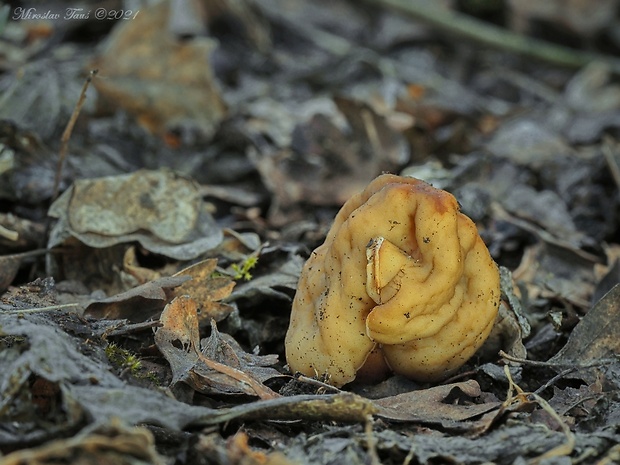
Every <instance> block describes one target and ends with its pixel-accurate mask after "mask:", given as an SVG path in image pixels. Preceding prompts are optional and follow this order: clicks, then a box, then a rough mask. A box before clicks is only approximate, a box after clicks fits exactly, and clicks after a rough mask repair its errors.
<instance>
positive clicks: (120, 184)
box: [48, 170, 222, 260]
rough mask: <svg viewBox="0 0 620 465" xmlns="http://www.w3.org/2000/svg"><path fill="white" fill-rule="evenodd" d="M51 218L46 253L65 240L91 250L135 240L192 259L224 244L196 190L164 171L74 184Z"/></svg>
mask: <svg viewBox="0 0 620 465" xmlns="http://www.w3.org/2000/svg"><path fill="white" fill-rule="evenodd" d="M49 215H50V216H52V217H55V218H58V219H59V221H58V222H57V223H56V225H55V226H54V228H53V229H52V232H51V234H50V239H49V244H48V245H49V247H50V248H51V247H53V246H56V245H59V244H62V243H64V242H65V240H67V239H68V238H69V237H75V238H76V239H78V240H79V241H80V242H82V243H83V244H86V245H88V246H89V247H95V248H106V247H110V246H112V245H115V244H121V243H127V242H133V241H138V242H140V244H141V245H142V246H143V247H144V248H145V249H147V250H149V251H151V252H155V253H158V254H161V255H165V256H167V257H171V258H176V259H178V260H191V259H193V258H196V257H198V256H199V255H200V254H202V253H204V252H205V251H207V250H210V249H212V248H214V247H215V246H217V245H218V244H219V243H220V242H221V240H222V231H221V229H220V228H219V227H218V226H217V224H216V223H215V221H214V219H213V218H212V216H211V215H210V213H209V212H208V211H207V206H206V205H205V203H204V202H203V200H202V198H201V196H200V189H199V188H198V186H197V185H196V184H195V183H194V182H193V181H191V180H189V179H187V178H183V177H181V176H178V175H176V174H174V173H172V172H171V171H168V170H156V171H149V170H139V171H136V172H135V173H132V174H125V175H119V176H107V177H102V178H97V179H82V180H78V181H75V182H74V183H73V185H72V186H71V187H70V188H69V189H67V190H66V191H65V192H64V193H63V194H62V195H61V196H60V197H59V198H58V199H57V200H56V201H55V202H54V203H53V204H52V206H51V207H50V210H49Z"/></svg>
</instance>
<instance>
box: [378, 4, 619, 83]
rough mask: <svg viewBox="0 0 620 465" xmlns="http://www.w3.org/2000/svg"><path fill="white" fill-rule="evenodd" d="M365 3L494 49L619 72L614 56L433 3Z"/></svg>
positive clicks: (561, 64) (559, 62)
mask: <svg viewBox="0 0 620 465" xmlns="http://www.w3.org/2000/svg"><path fill="white" fill-rule="evenodd" d="M366 1H367V2H370V3H372V4H375V5H380V6H384V7H385V6H387V7H391V8H394V9H396V10H399V11H402V12H403V13H405V14H407V15H408V16H411V17H412V18H415V19H418V20H420V21H423V22H425V23H427V24H430V25H432V26H434V27H436V28H438V29H441V30H444V31H446V32H448V33H452V34H455V35H458V36H461V37H465V38H467V39H470V40H473V41H476V42H479V43H482V44H485V45H488V46H491V47H494V48H498V49H502V50H508V51H510V52H514V53H518V54H520V55H523V56H526V57H530V58H536V59H538V60H542V61H546V62H547V63H551V64H555V65H560V66H567V67H571V68H580V67H582V66H585V65H586V64H588V63H590V62H592V61H600V62H603V63H605V64H606V65H608V66H609V68H610V69H611V70H612V71H613V72H615V73H620V60H618V59H616V58H614V57H611V56H608V55H601V54H596V53H590V52H584V51H581V50H575V49H571V48H568V47H563V46H561V45H555V44H552V43H550V42H546V41H543V40H539V39H534V38H531V37H526V36H523V35H519V34H515V33H513V32H510V31H508V30H506V29H503V28H501V27H498V26H494V25H492V24H489V23H485V22H482V21H479V20H477V19H475V18H473V17H471V16H468V15H465V14H463V13H459V12H457V11H454V10H450V9H446V8H441V7H438V6H437V4H436V2H432V1H431V2H429V1H424V0H366Z"/></svg>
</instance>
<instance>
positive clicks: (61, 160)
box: [30, 69, 99, 280]
mask: <svg viewBox="0 0 620 465" xmlns="http://www.w3.org/2000/svg"><path fill="white" fill-rule="evenodd" d="M98 72H99V70H97V69H92V70H91V71H90V74H89V75H88V77H87V78H86V81H84V85H83V86H82V91H81V92H80V98H79V99H78V101H77V104H76V105H75V108H74V109H73V113H71V118H69V122H68V123H67V127H66V128H65V130H64V131H63V133H62V137H61V138H60V150H59V151H58V164H57V165H56V175H55V176H54V188H53V190H52V198H51V199H50V204H52V203H54V200H56V199H57V198H58V194H59V190H60V179H61V178H62V170H63V167H64V164H65V159H66V158H67V147H68V146H69V139H70V138H71V133H72V132H73V127H74V126H75V122H76V121H77V119H78V116H79V114H80V111H81V110H82V106H84V102H85V101H86V91H87V90H88V86H89V85H90V82H91V81H92V80H93V76H95V75H96V74H97V73H98ZM51 226H52V221H51V218H50V217H49V216H48V217H47V221H46V222H45V234H44V235H43V239H42V241H41V243H40V244H39V248H43V246H44V245H45V244H44V243H43V241H45V240H46V239H47V237H48V236H49V233H50V229H51ZM36 270H37V264H36V263H35V264H34V265H33V266H32V268H31V269H30V280H32V279H33V278H34V275H35V273H36Z"/></svg>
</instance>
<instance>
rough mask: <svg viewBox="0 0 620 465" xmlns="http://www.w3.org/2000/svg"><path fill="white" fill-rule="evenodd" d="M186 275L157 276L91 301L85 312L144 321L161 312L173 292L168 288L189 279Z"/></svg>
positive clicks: (100, 316)
mask: <svg viewBox="0 0 620 465" xmlns="http://www.w3.org/2000/svg"><path fill="white" fill-rule="evenodd" d="M190 279H191V278H190V277H188V276H171V277H167V278H159V279H157V280H155V281H150V282H148V283H145V284H142V285H140V286H138V287H135V288H133V289H130V290H129V291H127V292H123V293H121V294H118V295H115V296H112V297H109V298H107V299H104V300H99V301H97V302H93V303H91V304H90V305H88V307H86V314H87V315H90V316H93V317H95V318H107V319H112V320H115V319H121V318H126V319H128V320H130V321H133V322H139V321H145V320H148V319H149V318H153V317H155V316H157V315H158V314H159V312H161V310H162V309H163V308H164V305H165V304H166V303H168V302H169V301H170V300H171V299H172V297H173V294H172V292H171V291H170V289H172V288H175V287H177V286H180V285H182V284H183V283H184V282H186V281H189V280H190Z"/></svg>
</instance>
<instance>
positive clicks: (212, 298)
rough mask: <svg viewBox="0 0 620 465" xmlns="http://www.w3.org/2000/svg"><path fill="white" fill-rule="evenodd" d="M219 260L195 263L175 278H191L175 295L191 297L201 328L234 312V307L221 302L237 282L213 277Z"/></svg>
mask: <svg viewBox="0 0 620 465" xmlns="http://www.w3.org/2000/svg"><path fill="white" fill-rule="evenodd" d="M216 266H217V259H215V258H210V259H207V260H203V261H201V262H198V263H195V264H194V265H191V266H189V267H187V268H185V269H183V270H181V271H179V272H178V273H176V274H175V276H191V278H192V279H191V281H188V282H186V283H184V284H182V285H181V286H179V287H178V288H177V289H175V292H174V293H175V295H176V296H181V295H189V296H190V297H191V298H192V299H194V300H195V301H196V303H197V305H198V308H199V310H198V319H199V321H200V324H201V326H205V323H208V322H209V321H211V320H215V321H221V320H223V319H224V318H226V317H227V316H228V315H230V313H231V312H232V311H233V310H234V307H233V306H231V305H228V304H225V303H223V302H219V301H220V300H222V299H224V298H226V297H228V296H229V295H230V293H231V292H232V290H233V287H235V281H233V280H231V279H230V278H228V277H226V276H213V273H214V271H215V267H216Z"/></svg>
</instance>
